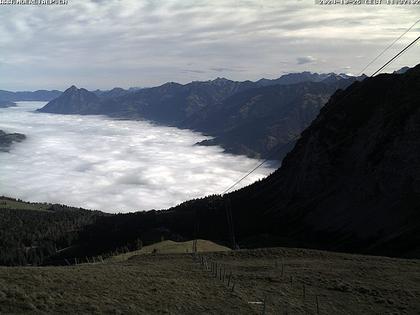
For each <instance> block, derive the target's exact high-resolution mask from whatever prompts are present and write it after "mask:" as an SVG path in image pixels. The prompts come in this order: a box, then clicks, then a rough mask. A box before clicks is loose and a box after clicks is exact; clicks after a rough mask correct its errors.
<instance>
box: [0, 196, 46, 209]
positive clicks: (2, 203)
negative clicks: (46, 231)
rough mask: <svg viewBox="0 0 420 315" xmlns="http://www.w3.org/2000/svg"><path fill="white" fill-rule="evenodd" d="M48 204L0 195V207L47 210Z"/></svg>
mask: <svg viewBox="0 0 420 315" xmlns="http://www.w3.org/2000/svg"><path fill="white" fill-rule="evenodd" d="M49 206H50V205H49V204H47V203H33V202H24V201H17V200H10V199H8V198H5V197H0V209H14V210H33V211H48V207H49Z"/></svg>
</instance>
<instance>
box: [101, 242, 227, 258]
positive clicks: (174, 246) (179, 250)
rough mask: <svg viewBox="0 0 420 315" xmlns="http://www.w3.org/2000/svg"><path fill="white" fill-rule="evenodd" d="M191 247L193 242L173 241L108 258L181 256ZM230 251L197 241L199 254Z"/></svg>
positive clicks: (190, 249)
mask: <svg viewBox="0 0 420 315" xmlns="http://www.w3.org/2000/svg"><path fill="white" fill-rule="evenodd" d="M192 247H193V241H187V242H174V241H170V240H167V241H163V242H159V243H156V244H152V245H148V246H144V247H143V248H142V249H140V250H136V251H132V252H128V253H125V254H121V255H118V256H113V257H111V258H109V260H111V261H125V260H127V259H129V258H131V257H133V256H136V255H144V254H152V253H154V252H155V253H158V254H183V253H191V252H192ZM230 250H231V249H230V248H228V247H225V246H222V245H218V244H216V243H213V242H210V241H207V240H197V251H198V252H199V253H203V252H224V251H230Z"/></svg>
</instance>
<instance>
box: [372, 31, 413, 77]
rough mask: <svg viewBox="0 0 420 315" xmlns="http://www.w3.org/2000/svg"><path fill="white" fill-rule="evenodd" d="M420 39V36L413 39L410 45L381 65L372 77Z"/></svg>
mask: <svg viewBox="0 0 420 315" xmlns="http://www.w3.org/2000/svg"><path fill="white" fill-rule="evenodd" d="M419 39H420V36H419V37H417V38H416V39H415V40H413V41H412V42H411V43H410V44H409V45H408V46H406V47H405V48H404V49H403V50H401V51H400V52H399V53H398V54H396V55H395V56H394V57H392V58H391V59H390V60H389V61H388V62H387V63H386V64H384V65H383V66H382V67H380V68H379V69H378V70H376V71H375V72H374V73H373V74H372V75H371V77H373V76H375V75H376V74H377V73H379V72H380V71H381V70H382V69H383V68H385V67H386V66H387V65H389V64H390V63H391V62H393V61H394V60H395V59H397V58H399V57H400V56H401V55H402V54H403V53H404V52H406V51H407V50H408V49H410V47H411V46H413V45H414V44H415V43H416V42H417V41H418V40H419Z"/></svg>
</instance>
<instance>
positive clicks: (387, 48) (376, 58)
mask: <svg viewBox="0 0 420 315" xmlns="http://www.w3.org/2000/svg"><path fill="white" fill-rule="evenodd" d="M418 22H420V19H418V20H417V21H416V22H414V24H413V25H411V26H410V27H409V28H408V29H406V30H405V32H404V33H402V34H401V35H400V36H398V37H397V38H396V39H395V40H394V41H393V42H392V43H391V44H390V45H389V46H387V47H386V48H385V49H384V50H382V51H381V52H380V53H379V54H378V55H377V56H376V57H375V58H374V59H373V60H372V61H371V62H369V63H368V64H367V65H366V66H365V67H364V68H363V69H362V70H361V71H360V72H359V74H358V75H357V76H360V75H361V74H362V73H363V71H365V70H366V69H367V68H368V67H369V66H370V65H371V64H372V63H374V62H375V61H376V60H378V59H379V58H380V57H381V56H382V55H383V54H384V53H386V52H387V51H388V50H389V49H390V48H391V47H392V46H394V44H395V43H396V42H398V41H399V40H400V39H401V38H402V37H403V36H404V35H405V34H407V33H408V32H409V31H411V29H412V28H413V27H414V26H415V25H416V24H417V23H418Z"/></svg>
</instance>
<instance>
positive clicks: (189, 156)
mask: <svg viewBox="0 0 420 315" xmlns="http://www.w3.org/2000/svg"><path fill="white" fill-rule="evenodd" d="M43 105H45V103H44V102H19V103H18V107H12V108H6V109H0V130H4V131H6V132H10V133H12V132H19V133H23V134H25V135H26V136H27V139H26V140H25V141H24V142H21V143H16V144H14V145H13V147H12V149H11V150H10V152H0V195H5V196H9V197H14V198H21V199H23V200H27V201H39V202H53V203H62V204H67V205H72V206H77V207H85V208H90V209H100V210H104V211H108V212H128V211H137V210H149V209H164V208H168V207H171V206H174V205H176V204H178V203H180V202H182V201H185V200H188V199H191V198H197V197H203V196H206V195H209V194H215V193H221V192H222V191H223V190H224V189H226V188H227V187H229V186H230V185H231V184H232V183H233V182H235V181H236V180H237V179H238V178H240V177H242V176H243V174H244V173H245V172H247V171H248V170H249V169H251V168H253V167H254V166H255V165H256V164H258V162H259V161H257V160H253V159H249V158H246V157H243V156H234V155H230V154H225V153H223V149H222V148H220V147H217V146H213V147H204V146H197V145H194V144H195V143H197V142H198V141H201V140H204V139H207V137H205V136H203V135H202V134H200V133H196V132H191V131H188V130H180V129H177V128H172V127H162V126H156V125H154V124H152V123H149V122H145V121H127V120H114V119H111V118H107V117H103V116H78V115H57V114H44V113H35V112H34V110H35V109H37V108H40V107H42V106H43ZM273 167H274V165H268V166H266V167H262V168H260V169H258V171H257V172H256V173H254V174H252V175H251V176H250V177H249V178H247V179H246V180H244V181H243V182H242V183H241V185H240V186H244V185H248V184H250V183H252V182H254V181H256V180H257V179H260V178H262V177H265V176H266V175H267V174H269V173H271V172H272V171H273ZM240 186H238V187H240Z"/></svg>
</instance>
